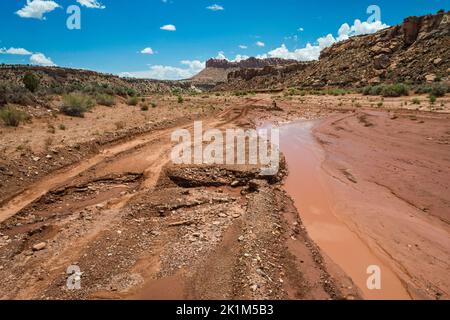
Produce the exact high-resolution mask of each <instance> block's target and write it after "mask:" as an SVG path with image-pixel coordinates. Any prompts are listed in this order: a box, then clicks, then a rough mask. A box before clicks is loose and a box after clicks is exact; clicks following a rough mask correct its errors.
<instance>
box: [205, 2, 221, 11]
mask: <svg viewBox="0 0 450 320" xmlns="http://www.w3.org/2000/svg"><path fill="white" fill-rule="evenodd" d="M206 9H208V10H211V11H222V10H225V8H224V7H223V6H221V5H218V4H213V5H211V6H208V7H206Z"/></svg>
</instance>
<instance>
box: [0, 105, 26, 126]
mask: <svg viewBox="0 0 450 320" xmlns="http://www.w3.org/2000/svg"><path fill="white" fill-rule="evenodd" d="M0 119H2V120H3V122H4V123H5V125H7V126H10V127H18V126H19V124H20V123H21V122H23V121H25V120H27V119H29V117H28V115H27V114H26V113H25V112H23V111H21V110H18V109H16V108H14V107H13V106H9V105H8V106H6V107H4V108H2V109H0Z"/></svg>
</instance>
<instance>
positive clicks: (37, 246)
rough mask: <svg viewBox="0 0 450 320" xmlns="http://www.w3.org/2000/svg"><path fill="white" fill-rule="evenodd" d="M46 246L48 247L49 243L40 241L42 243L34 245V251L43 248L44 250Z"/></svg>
mask: <svg viewBox="0 0 450 320" xmlns="http://www.w3.org/2000/svg"><path fill="white" fill-rule="evenodd" d="M46 247H47V243H45V242H40V243H38V244H35V245H34V246H33V251H41V250H44V249H45V248H46Z"/></svg>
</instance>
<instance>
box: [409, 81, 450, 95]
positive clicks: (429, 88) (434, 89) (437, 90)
mask: <svg viewBox="0 0 450 320" xmlns="http://www.w3.org/2000/svg"><path fill="white" fill-rule="evenodd" d="M415 92H416V93H418V94H430V95H433V96H435V97H443V96H444V95H445V94H446V93H447V92H450V86H448V85H446V84H444V83H433V84H424V85H421V86H418V87H417V88H416V90H415Z"/></svg>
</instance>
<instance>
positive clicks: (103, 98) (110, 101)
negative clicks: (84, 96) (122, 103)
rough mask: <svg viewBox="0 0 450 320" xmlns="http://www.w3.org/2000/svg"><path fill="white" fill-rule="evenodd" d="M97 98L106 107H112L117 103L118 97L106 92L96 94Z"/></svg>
mask: <svg viewBox="0 0 450 320" xmlns="http://www.w3.org/2000/svg"><path fill="white" fill-rule="evenodd" d="M95 100H96V101H97V103H98V104H99V105H102V106H106V107H112V106H115V105H116V98H114V97H113V96H112V95H109V94H106V93H104V94H98V95H96V96H95Z"/></svg>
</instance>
